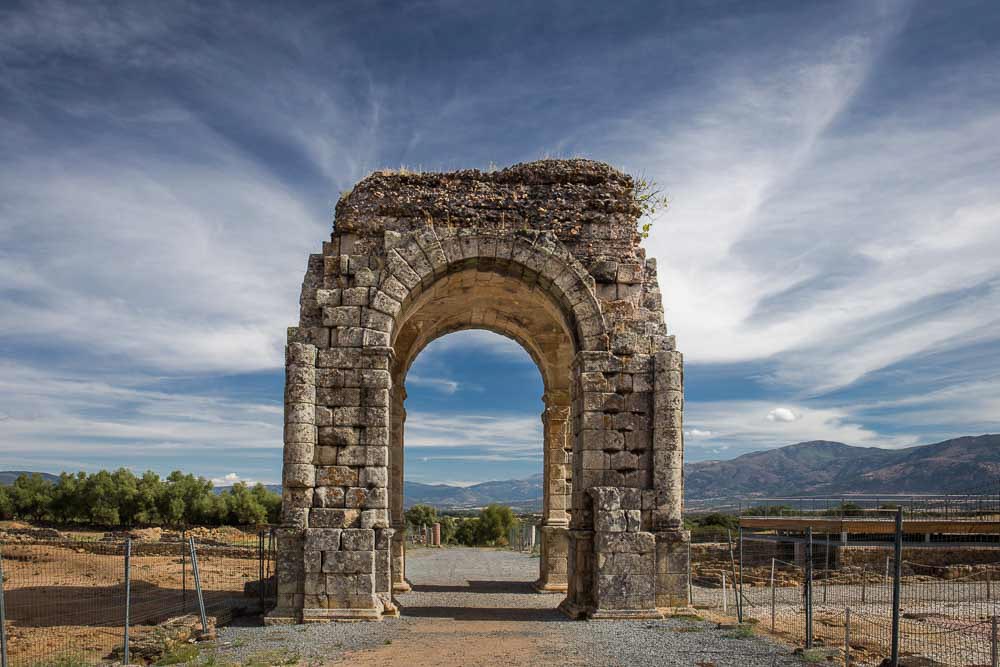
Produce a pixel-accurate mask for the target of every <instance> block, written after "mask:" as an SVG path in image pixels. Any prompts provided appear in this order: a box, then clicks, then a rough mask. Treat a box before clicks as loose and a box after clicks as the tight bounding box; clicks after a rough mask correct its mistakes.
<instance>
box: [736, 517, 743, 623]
mask: <svg viewBox="0 0 1000 667" xmlns="http://www.w3.org/2000/svg"><path fill="white" fill-rule="evenodd" d="M739 535H740V588H739V592H738V593H737V595H738V596H739V606H738V607H737V609H739V612H740V623H742V622H743V526H740V528H739Z"/></svg>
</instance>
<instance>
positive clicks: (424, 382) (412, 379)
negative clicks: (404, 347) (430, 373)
mask: <svg viewBox="0 0 1000 667" xmlns="http://www.w3.org/2000/svg"><path fill="white" fill-rule="evenodd" d="M406 384H407V385H414V386H417V387H430V388H431V389H435V390H437V391H439V392H441V393H442V394H454V393H455V392H456V391H458V388H459V386H460V385H459V383H458V382H456V381H455V380H448V379H446V378H436V377H424V376H422V375H417V374H415V373H410V374H408V375H407V376H406Z"/></svg>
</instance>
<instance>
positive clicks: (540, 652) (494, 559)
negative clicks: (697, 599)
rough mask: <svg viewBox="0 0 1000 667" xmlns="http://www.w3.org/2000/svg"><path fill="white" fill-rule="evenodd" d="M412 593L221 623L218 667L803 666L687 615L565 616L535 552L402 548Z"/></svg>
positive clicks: (785, 652)
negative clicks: (258, 665)
mask: <svg viewBox="0 0 1000 667" xmlns="http://www.w3.org/2000/svg"><path fill="white" fill-rule="evenodd" d="M406 558H407V575H408V578H409V579H410V580H411V582H412V584H413V591H411V592H409V593H404V594H402V595H399V596H398V600H399V602H400V604H401V605H402V607H403V616H402V617H401V618H389V619H385V620H383V621H382V622H380V623H334V624H316V625H308V626H283V627H270V628H260V627H253V628H248V627H247V628H226V629H223V630H222V631H221V633H220V638H219V643H220V649H221V651H220V654H219V656H217V662H218V663H219V664H223V663H227V662H233V661H238V662H241V663H246V662H249V661H252V659H253V658H254V656H260V655H265V656H269V659H270V660H271V661H272V662H280V661H281V660H282V659H285V660H286V661H288V662H291V660H292V658H296V657H297V658H299V662H300V663H301V664H314V665H318V664H345V665H362V666H375V665H378V666H379V667H386V666H393V665H398V666H403V665H405V666H406V667H411V666H414V667H418V666H421V665H433V666H434V667H457V666H459V665H461V666H465V665H514V666H518V667H521V666H528V665H553V666H554V665H560V666H561V665H602V666H612V665H614V666H626V665H657V666H658V667H659V666H677V667H680V666H683V667H692V666H693V665H701V666H704V667H783V666H790V665H802V664H803V663H801V662H800V661H799V660H798V659H796V658H794V657H793V656H792V655H791V654H790V653H791V651H790V649H788V648H787V647H784V646H780V645H778V644H776V643H774V642H772V641H769V640H766V639H762V638H754V639H737V638H735V637H733V633H732V631H731V630H719V629H716V627H715V624H714V623H709V622H707V621H697V620H691V619H671V620H665V621H590V622H585V621H570V620H567V619H566V617H565V616H563V615H562V614H561V613H560V612H558V611H557V610H556V605H558V604H559V602H560V601H561V600H562V597H563V596H561V595H551V594H550V595H545V594H539V593H535V592H533V591H532V589H531V586H530V584H531V582H532V581H533V580H534V579H535V578H536V577H537V576H538V561H537V558H532V557H531V556H527V555H524V554H518V553H513V552H510V551H502V550H494V549H470V548H445V549H420V548H417V549H413V548H411V549H410V550H408V552H407V556H406Z"/></svg>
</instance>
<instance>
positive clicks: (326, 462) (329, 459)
mask: <svg viewBox="0 0 1000 667" xmlns="http://www.w3.org/2000/svg"><path fill="white" fill-rule="evenodd" d="M287 446H288V445H285V447H287ZM338 451H339V450H338V449H337V448H336V447H334V446H333V445H317V446H316V456H315V457H314V458H313V461H314V462H315V464H316V465H317V466H332V465H337V452H338Z"/></svg>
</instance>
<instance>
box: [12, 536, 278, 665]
mask: <svg viewBox="0 0 1000 667" xmlns="http://www.w3.org/2000/svg"><path fill="white" fill-rule="evenodd" d="M196 535H197V536H196ZM274 552H275V544H274V535H273V531H272V530H271V529H264V530H259V531H253V532H236V531H234V532H232V533H229V534H227V535H226V537H225V538H224V539H212V538H210V537H204V536H203V535H202V534H201V533H197V532H196V533H184V534H181V535H180V537H179V539H177V540H175V541H162V540H156V541H153V540H137V539H132V538H130V537H128V536H125V537H122V538H117V537H115V538H112V539H107V540H102V541H79V540H68V539H24V540H19V541H16V542H8V543H4V544H0V581H2V586H0V621H2V622H0V653H2V658H3V667H7V665H10V666H11V667H14V666H17V667H20V666H21V665H36V664H52V663H63V664H67V663H72V664H102V663H106V662H112V661H119V662H121V661H123V662H124V663H125V664H128V662H129V659H130V658H132V657H134V655H130V654H132V652H133V647H134V646H135V645H136V643H137V642H141V641H142V640H143V638H144V637H145V636H146V635H149V634H150V633H153V632H155V631H156V629H157V626H159V625H160V624H161V623H163V622H165V621H168V620H170V619H175V618H177V617H182V616H186V615H188V614H195V613H198V612H199V611H200V614H199V615H200V618H197V617H195V621H196V624H197V625H200V626H201V629H202V630H205V629H206V627H207V625H208V624H209V619H208V617H213V618H214V620H215V621H216V622H224V621H226V620H228V618H230V617H232V616H234V615H238V614H241V613H255V612H259V611H262V610H263V609H265V608H266V607H267V606H268V604H269V603H270V601H271V600H272V599H273V598H274V594H275V590H274V577H273V574H274V560H275V559H274ZM197 621H200V622H197Z"/></svg>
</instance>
